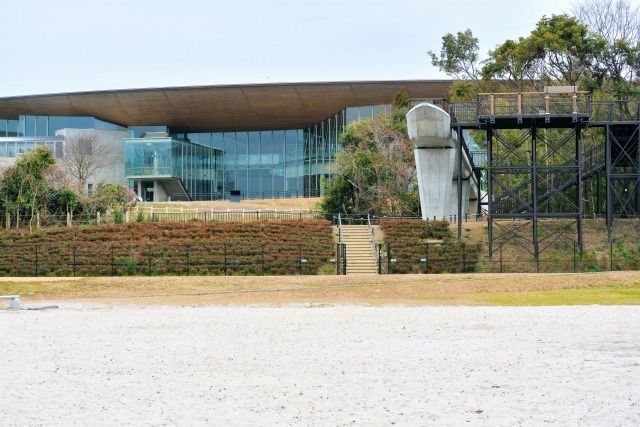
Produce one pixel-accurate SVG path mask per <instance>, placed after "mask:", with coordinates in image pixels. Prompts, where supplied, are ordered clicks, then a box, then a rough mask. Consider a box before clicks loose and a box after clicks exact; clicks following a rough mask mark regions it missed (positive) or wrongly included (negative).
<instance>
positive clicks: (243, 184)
mask: <svg viewBox="0 0 640 427" xmlns="http://www.w3.org/2000/svg"><path fill="white" fill-rule="evenodd" d="M248 171H249V169H247V168H243V169H238V170H236V188H235V189H236V190H240V192H241V193H242V197H245V198H246V197H249V196H248V194H247V173H248Z"/></svg>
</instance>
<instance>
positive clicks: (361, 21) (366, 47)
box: [0, 0, 575, 97]
mask: <svg viewBox="0 0 640 427" xmlns="http://www.w3.org/2000/svg"><path fill="white" fill-rule="evenodd" d="M574 1H575V0H536V1H521V0H490V1H484V0H436V1H433V0H428V1H427V0H230V1H222V0H211V1H204V0H202V1H197V0H179V1H174V0H108V1H104V0H101V1H97V0H96V1H94V0H56V1H51V0H42V1H36V0H0V14H1V16H3V19H2V23H1V24H0V97H4V96H13V95H28V94H39V93H53V92H73V91H84V90H103V89H125V88H143V87H161V86H185V85H212V84H229V83H263V82H298V81H300V82H301V81H336V80H393V79H425V78H426V79H429V78H446V76H445V75H444V74H441V73H439V72H438V70H437V69H435V68H434V67H433V66H431V64H430V63H429V61H428V59H427V51H428V50H430V49H431V50H435V51H439V48H440V42H441V37H442V35H444V34H445V33H447V32H456V31H460V30H464V29H466V28H471V29H472V31H473V33H474V34H475V35H476V36H477V37H478V38H479V39H480V43H481V51H482V52H486V51H487V50H488V49H491V48H493V47H495V45H496V44H498V43H500V42H502V41H504V40H505V39H507V38H517V37H518V36H523V35H527V34H528V33H529V32H530V31H531V29H532V28H533V26H534V25H535V23H536V22H537V21H538V20H539V19H540V18H541V17H542V16H543V15H545V14H546V15H551V14H558V13H563V12H568V11H570V9H571V5H572V4H573V3H574Z"/></svg>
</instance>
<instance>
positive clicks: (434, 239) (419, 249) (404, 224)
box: [380, 219, 481, 274]
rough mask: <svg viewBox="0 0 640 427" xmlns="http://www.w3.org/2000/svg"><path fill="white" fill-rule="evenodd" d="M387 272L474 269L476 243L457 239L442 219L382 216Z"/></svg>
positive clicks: (447, 271) (434, 271)
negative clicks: (429, 219)
mask: <svg viewBox="0 0 640 427" xmlns="http://www.w3.org/2000/svg"><path fill="white" fill-rule="evenodd" d="M380 228H381V230H382V232H383V234H384V241H385V244H386V251H387V256H386V259H383V262H384V264H385V265H386V266H387V268H388V271H389V273H396V274H398V273H400V274H406V273H461V272H472V271H475V270H476V267H477V264H478V261H479V260H480V250H481V247H480V245H479V244H472V243H466V242H458V241H457V240H456V239H454V238H453V236H452V234H451V231H450V229H449V224H448V223H447V222H446V221H430V222H427V223H425V222H424V221H421V220H413V219H412V220H398V219H393V220H391V219H383V220H381V221H380Z"/></svg>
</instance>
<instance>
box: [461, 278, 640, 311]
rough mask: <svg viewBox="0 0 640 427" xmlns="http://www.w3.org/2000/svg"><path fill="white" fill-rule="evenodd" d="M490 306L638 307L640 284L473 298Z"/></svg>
mask: <svg viewBox="0 0 640 427" xmlns="http://www.w3.org/2000/svg"><path fill="white" fill-rule="evenodd" d="M473 299H474V300H475V301H476V302H477V303H485V304H490V305H512V306H514V305H515V306H518V305H581V304H601V305H618V304H619V305H636V304H640V283H638V284H634V285H631V286H602V287H589V288H571V289H560V290H552V291H535V292H518V293H515V292H514V293H501V294H489V295H487V294H483V295H477V296H476V297H475V298H473Z"/></svg>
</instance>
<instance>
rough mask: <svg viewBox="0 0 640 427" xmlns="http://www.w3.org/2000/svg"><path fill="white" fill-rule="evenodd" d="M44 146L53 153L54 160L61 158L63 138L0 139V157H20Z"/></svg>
mask: <svg viewBox="0 0 640 427" xmlns="http://www.w3.org/2000/svg"><path fill="white" fill-rule="evenodd" d="M42 145H44V146H46V147H49V148H50V149H51V151H53V154H54V155H55V156H56V158H61V157H62V153H63V150H64V138H63V137H61V136H60V137H56V136H54V137H50V138H49V137H30V138H28V137H24V138H23V137H10V138H0V157H20V156H21V155H22V154H24V153H25V152H27V151H28V150H31V149H32V148H35V147H39V146H42Z"/></svg>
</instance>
